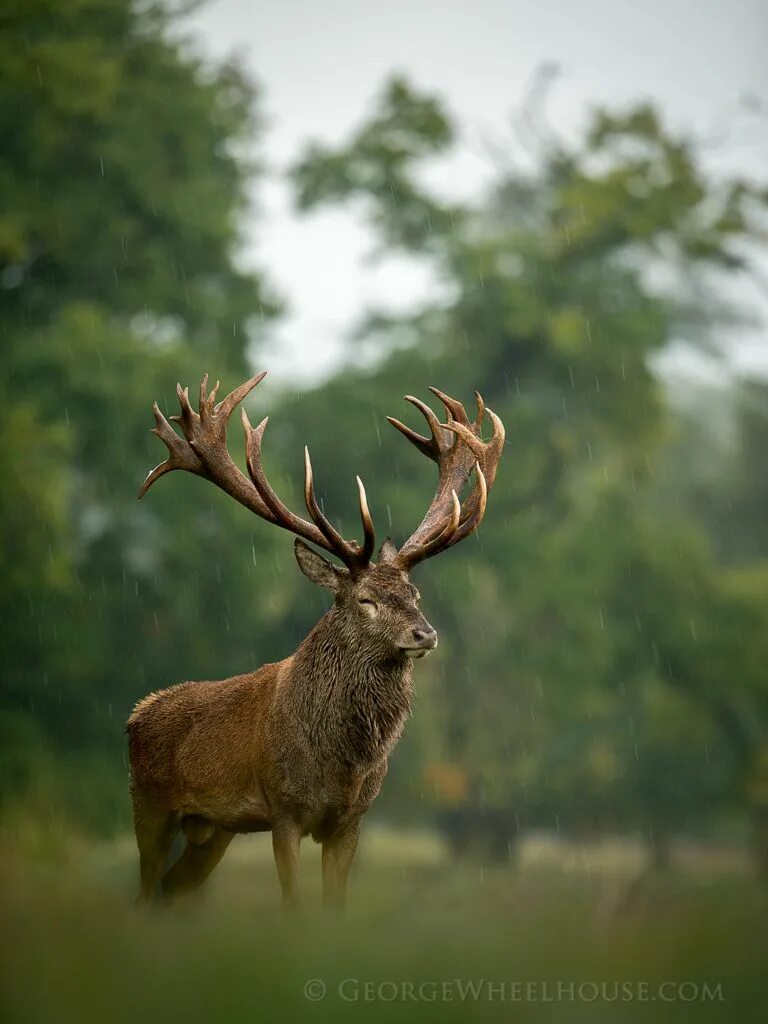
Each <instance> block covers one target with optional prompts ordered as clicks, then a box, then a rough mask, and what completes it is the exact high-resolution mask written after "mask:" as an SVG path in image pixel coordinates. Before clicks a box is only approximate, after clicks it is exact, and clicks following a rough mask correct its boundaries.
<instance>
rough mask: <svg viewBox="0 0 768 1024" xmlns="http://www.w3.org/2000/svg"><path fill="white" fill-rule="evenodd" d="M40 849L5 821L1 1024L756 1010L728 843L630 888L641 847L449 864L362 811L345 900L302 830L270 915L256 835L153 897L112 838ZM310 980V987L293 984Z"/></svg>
mask: <svg viewBox="0 0 768 1024" xmlns="http://www.w3.org/2000/svg"><path fill="white" fill-rule="evenodd" d="M30 850H31V851H32V852H30ZM44 850H45V844H42V846H41V844H39V843H37V844H31V845H30V844H29V843H28V842H26V841H25V842H21V841H20V840H19V838H18V837H15V838H8V837H6V841H5V842H4V844H3V848H2V860H1V862H0V863H1V865H2V873H3V883H4V891H5V893H6V894H7V895H6V896H5V898H4V900H3V911H2V913H3V921H2V934H3V938H4V945H5V949H6V953H5V955H4V957H3V960H2V967H1V968H0V970H1V971H2V985H3V1002H4V1014H3V1018H4V1020H5V1021H6V1022H8V1024H16V1022H21V1021H40V1022H46V1024H49V1022H56V1024H60V1022H61V1024H69V1022H73V1024H74V1022H78V1024H89V1022H94V1024H95V1022H99V1024H104V1022H107V1021H108V1022H116V1024H122V1022H133V1021H155V1020H174V1021H175V1020H184V1021H186V1022H189V1024H196V1022H206V1024H207V1022H217V1024H218V1022H225V1024H238V1022H240V1021H243V1022H245V1021H248V1022H252V1021H257V1020H267V1021H272V1020H278V1019H290V1020H292V1021H293V1020H309V1021H338V1020H342V1021H343V1020H345V1019H353V1018H357V1017H359V1016H360V1015H361V1014H364V1015H365V1016H366V1017H367V1018H368V1019H369V1020H373V1021H378V1020H392V1019H395V1018H397V1019H399V1020H405V1021H410V1020H414V1021H416V1020H439V1021H441V1022H443V1021H448V1022H450V1021H452V1020H457V1021H458V1020H464V1019H466V1018H467V1017H470V1018H471V1019H472V1020H492V1021H495V1020H499V1021H502V1020H504V1021H507V1020H515V1021H563V1022H567V1024H571V1022H574V1021H575V1022H580V1021H585V1022H592V1021H594V1020H600V1019H603V1020H606V1021H611V1022H623V1021H627V1022H632V1021H653V1022H654V1024H655V1022H662V1024H663V1022H665V1021H695V1022H699V1021H701V1022H706V1021H710V1020H711V1021H729V1022H741V1021H751V1020H762V1019H763V1018H764V1016H765V1010H766V1008H768V975H767V974H766V970H765V966H766V965H765V952H766V949H767V948H768V943H767V942H766V939H768V928H767V927H766V904H767V903H768V900H767V899H766V893H765V892H764V891H763V889H762V888H761V887H760V886H759V885H758V883H757V882H755V881H754V880H753V879H752V878H751V876H750V874H749V872H748V871H747V870H746V868H745V866H744V864H743V862H742V860H741V858H740V857H739V856H738V855H733V854H730V853H726V854H714V855H713V854H709V855H707V856H705V855H704V854H702V853H701V852H700V851H699V852H698V853H697V851H695V850H688V851H687V852H685V858H684V860H683V861H682V865H683V866H682V867H680V868H678V869H676V870H675V871H670V872H668V873H666V874H664V875H663V876H660V877H658V878H655V879H650V880H649V881H648V883H647V885H646V886H645V887H644V889H642V891H639V892H635V893H634V898H632V899H627V898H626V894H627V892H628V891H629V889H628V884H627V883H628V882H629V881H630V879H631V878H632V877H634V875H635V874H636V871H637V867H638V863H639V861H638V857H637V851H636V850H635V849H634V848H632V847H631V846H628V845H627V844H604V845H602V846H599V847H597V846H592V847H582V848H579V847H575V846H571V845H568V844H563V843H554V842H552V841H551V840H549V839H546V838H539V839H536V840H532V841H529V842H528V843H526V844H525V845H524V847H523V849H522V851H521V856H520V858H519V859H518V862H517V863H516V864H515V865H495V866H490V865H486V866H483V865H478V864H455V863H452V862H451V861H450V860H449V859H448V857H447V855H446V854H445V851H444V849H443V848H442V846H441V844H440V843H439V841H438V840H437V839H435V838H434V837H432V836H429V835H415V834H409V835H399V834H396V833H387V832H385V831H383V830H381V829H376V828H375V827H372V825H371V824H369V825H368V829H367V831H366V838H365V841H364V842H363V844H362V846H361V852H360V855H359V862H358V864H357V868H356V871H355V874H354V877H353V884H352V888H351V894H350V895H351V900H350V910H349V912H348V914H347V916H346V917H345V918H344V919H335V918H328V917H326V916H324V915H323V914H322V913H321V912H320V910H319V903H320V886H319V875H320V865H319V853H318V850H317V848H315V847H313V845H312V844H311V843H309V842H307V843H305V845H304V848H303V850H302V859H303V867H304V879H305V890H306V897H307V903H308V909H307V912H306V913H305V915H304V916H303V917H302V918H301V919H298V920H295V919H294V920H286V919H284V918H283V916H282V915H281V913H280V910H279V902H278V894H277V883H276V880H275V877H274V867H273V865H272V863H271V855H270V849H269V839H268V837H264V836H259V837H252V838H247V839H246V838H240V839H238V840H237V841H236V842H235V843H234V844H233V846H232V847H231V848H230V851H229V852H228V854H227V857H226V859H225V860H224V862H223V863H222V865H221V866H220V868H219V869H218V871H217V872H216V874H215V875H214V876H213V878H212V879H211V881H210V883H209V885H208V887H207V889H206V890H205V892H204V894H203V895H202V898H200V899H197V900H194V901H193V902H191V903H189V904H188V905H186V906H183V907H181V906H180V907H177V908H172V909H171V910H167V911H164V912H158V911H153V912H147V911H142V910H139V909H136V908H134V907H133V906H132V896H133V889H134V884H135V877H134V876H135V869H136V865H135V853H134V850H133V848H132V844H131V842H130V841H129V840H127V839H126V840H120V841H119V842H113V843H109V844H101V845H89V844H84V843H81V842H75V841H74V840H71V839H67V840H66V841H63V840H62V841H60V842H59V844H58V846H57V848H56V852H55V855H51V856H50V857H47V858H46V857H44V856H42V855H41V851H42V852H44ZM312 979H318V980H319V982H322V985H324V986H325V989H326V995H325V998H323V999H320V1000H316V1001H312V1000H310V999H307V998H306V996H305V994H304V988H305V985H306V984H307V982H309V981H311V980H312ZM662 983H669V984H668V985H667V987H666V988H665V989H663V990H661V991H662V992H663V994H664V996H666V997H667V999H670V998H671V999H672V1000H673V1001H666V999H662V998H661V996H660V992H659V988H658V986H659V985H660V984H662ZM681 983H683V987H682V988H679V986H680V984H681ZM617 984H618V985H623V986H624V987H623V988H620V989H618V990H616V989H614V987H613V986H614V985H617ZM515 985H517V987H515ZM526 985H528V986H529V987H528V988H527V989H526V987H525V986H526ZM704 985H707V986H708V987H709V988H708V990H706V989H704ZM409 986H410V987H409ZM558 986H559V987H558ZM579 986H581V987H579ZM643 986H646V987H645V988H643ZM319 988H320V985H319V984H316V985H315V988H311V991H312V993H313V994H316V992H317V991H318V990H319ZM596 994H597V998H594V996H595V995H596ZM614 996H616V997H617V998H615V999H614Z"/></svg>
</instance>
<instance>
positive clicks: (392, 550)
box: [376, 537, 397, 562]
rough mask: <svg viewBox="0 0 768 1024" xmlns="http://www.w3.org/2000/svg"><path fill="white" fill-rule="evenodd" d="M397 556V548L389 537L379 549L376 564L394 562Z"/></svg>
mask: <svg viewBox="0 0 768 1024" xmlns="http://www.w3.org/2000/svg"><path fill="white" fill-rule="evenodd" d="M396 555H397V547H396V545H395V543H394V541H393V540H392V538H391V537H387V539H386V540H385V541H384V543H383V544H382V545H381V547H380V548H379V554H378V557H377V559H376V561H377V562H394V560H395V556H396Z"/></svg>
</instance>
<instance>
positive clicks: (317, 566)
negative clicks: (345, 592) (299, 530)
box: [293, 537, 348, 594]
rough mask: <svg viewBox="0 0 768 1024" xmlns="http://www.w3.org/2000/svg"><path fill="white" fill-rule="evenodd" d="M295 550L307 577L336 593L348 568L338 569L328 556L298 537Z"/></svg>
mask: <svg viewBox="0 0 768 1024" xmlns="http://www.w3.org/2000/svg"><path fill="white" fill-rule="evenodd" d="M293 550H294V552H295V553H296V561H297V562H298V563H299V568H300V569H301V571H302V572H303V573H304V575H305V576H306V577H307V579H308V580H312V582H313V583H316V584H317V586H318V587H326V589H328V590H332V591H333V593H334V594H335V593H336V591H337V590H338V589H339V584H340V583H341V581H342V580H343V579H344V577H345V576H347V575H348V574H347V570H346V569H338V568H337V567H336V566H335V565H334V564H333V563H332V562H329V561H328V559H327V558H323V556H322V555H319V554H318V553H317V552H316V551H313V550H312V548H311V547H309V545H308V544H305V543H304V541H303V540H300V539H299V538H298V537H297V538H296V541H295V543H294V545H293Z"/></svg>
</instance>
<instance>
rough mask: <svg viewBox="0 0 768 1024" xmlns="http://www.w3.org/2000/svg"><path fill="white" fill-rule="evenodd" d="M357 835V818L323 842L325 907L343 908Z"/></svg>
mask: <svg viewBox="0 0 768 1024" xmlns="http://www.w3.org/2000/svg"><path fill="white" fill-rule="evenodd" d="M359 835H360V821H359V820H357V821H354V822H353V823H352V824H351V825H348V826H347V827H346V828H345V829H344V830H343V831H342V832H337V833H336V835H334V836H333V837H332V838H331V839H328V840H327V841H326V842H324V843H323V902H324V904H325V906H326V907H331V908H333V909H335V910H343V909H344V904H345V902H346V896H347V878H348V876H349V869H350V868H351V867H352V861H353V860H354V857H355V851H356V850H357V840H358V837H359Z"/></svg>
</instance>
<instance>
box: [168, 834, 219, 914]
mask: <svg viewBox="0 0 768 1024" xmlns="http://www.w3.org/2000/svg"><path fill="white" fill-rule="evenodd" d="M184 832H185V834H186V836H187V845H186V847H185V848H184V852H183V853H182V855H181V856H180V857H179V859H178V860H177V861H176V863H175V864H174V865H173V867H172V868H170V870H169V871H168V872H167V873H166V874H165V875H164V876H163V879H162V882H161V885H162V890H163V895H164V896H165V897H167V898H169V899H174V898H175V897H177V896H183V895H185V894H186V893H190V892H193V891H194V890H195V889H197V888H199V887H200V886H201V885H202V884H203V882H204V881H205V880H206V878H207V877H208V876H209V875H210V873H211V872H212V871H213V869H214V868H215V867H216V865H217V864H218V863H219V861H220V860H221V858H222V857H223V856H224V854H225V852H226V850H227V847H228V846H229V844H230V843H231V842H232V840H233V839H234V837H235V834H234V832H226V831H225V830H224V829H222V828H217V827H216V826H215V825H213V824H210V823H208V824H207V825H206V826H203V825H202V824H201V823H200V822H199V821H195V822H194V823H191V824H189V825H187V823H185V826H184Z"/></svg>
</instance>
